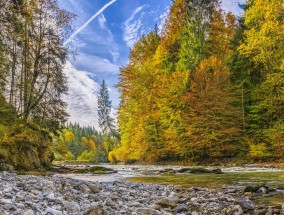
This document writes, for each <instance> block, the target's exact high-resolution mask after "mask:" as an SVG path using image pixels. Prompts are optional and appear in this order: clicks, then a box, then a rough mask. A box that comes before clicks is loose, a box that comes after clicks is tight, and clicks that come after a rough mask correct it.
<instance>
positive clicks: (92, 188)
mask: <svg viewBox="0 0 284 215" xmlns="http://www.w3.org/2000/svg"><path fill="white" fill-rule="evenodd" d="M89 188H90V190H91V191H92V192H93V193H99V192H100V191H101V189H100V188H99V187H98V186H96V185H94V184H89Z"/></svg>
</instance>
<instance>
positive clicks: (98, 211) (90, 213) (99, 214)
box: [83, 206, 108, 215]
mask: <svg viewBox="0 0 284 215" xmlns="http://www.w3.org/2000/svg"><path fill="white" fill-rule="evenodd" d="M83 215H108V212H106V210H104V208H103V207H102V206H94V207H90V208H88V209H87V210H86V211H84V213H83Z"/></svg>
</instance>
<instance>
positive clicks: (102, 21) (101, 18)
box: [98, 14, 107, 29]
mask: <svg viewBox="0 0 284 215" xmlns="http://www.w3.org/2000/svg"><path fill="white" fill-rule="evenodd" d="M98 22H99V25H100V27H101V28H102V29H105V27H106V22H107V20H106V18H105V16H104V14H101V15H100V16H99V18H98Z"/></svg>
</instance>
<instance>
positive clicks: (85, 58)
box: [74, 52, 119, 75]
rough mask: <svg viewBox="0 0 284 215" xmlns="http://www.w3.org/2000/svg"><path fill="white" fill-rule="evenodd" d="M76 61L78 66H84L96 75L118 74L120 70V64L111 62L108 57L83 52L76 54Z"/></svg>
mask: <svg viewBox="0 0 284 215" xmlns="http://www.w3.org/2000/svg"><path fill="white" fill-rule="evenodd" d="M74 63H75V64H76V67H77V68H78V67H79V68H84V70H86V71H88V72H90V73H92V74H96V75H102V74H103V75H107V74H109V75H113V74H116V75H117V74H118V72H119V66H118V65H116V64H113V63H111V62H110V61H109V60H108V59H105V58H101V57H98V56H95V55H90V54H86V53H82V52H80V53H79V54H78V56H76V61H75V62H74Z"/></svg>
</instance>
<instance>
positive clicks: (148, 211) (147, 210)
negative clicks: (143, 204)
mask: <svg viewBox="0 0 284 215" xmlns="http://www.w3.org/2000/svg"><path fill="white" fill-rule="evenodd" d="M136 212H137V213H141V214H151V215H153V214H157V211H156V210H155V209H152V208H138V209H137V210H136Z"/></svg>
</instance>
